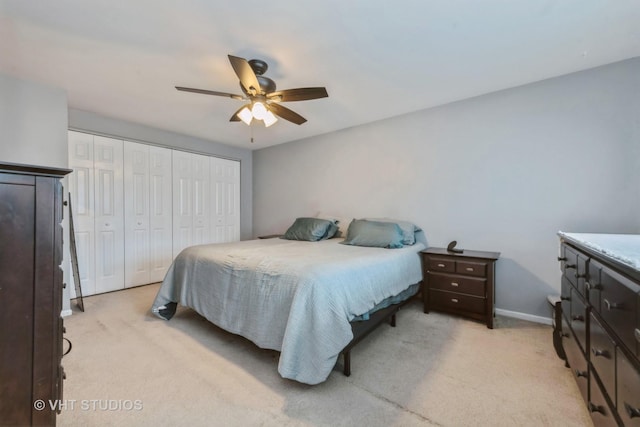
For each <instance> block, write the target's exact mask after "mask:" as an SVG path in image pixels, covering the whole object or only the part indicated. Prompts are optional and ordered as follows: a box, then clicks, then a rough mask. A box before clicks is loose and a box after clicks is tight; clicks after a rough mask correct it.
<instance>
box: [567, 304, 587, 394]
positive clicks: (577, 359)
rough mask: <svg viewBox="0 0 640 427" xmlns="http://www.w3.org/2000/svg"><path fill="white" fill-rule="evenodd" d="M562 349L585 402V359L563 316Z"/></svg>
mask: <svg viewBox="0 0 640 427" xmlns="http://www.w3.org/2000/svg"><path fill="white" fill-rule="evenodd" d="M562 348H563V349H564V353H565V355H566V356H567V363H569V367H570V368H571V373H572V374H573V378H574V379H575V380H576V383H577V384H578V388H579V389H580V393H581V394H582V398H583V399H584V401H585V402H587V401H588V398H589V367H588V364H587V359H585V357H584V354H583V353H582V350H580V346H579V345H578V342H577V341H576V339H575V337H574V336H573V333H572V332H571V329H570V328H569V325H568V321H567V319H566V318H565V317H564V316H562Z"/></svg>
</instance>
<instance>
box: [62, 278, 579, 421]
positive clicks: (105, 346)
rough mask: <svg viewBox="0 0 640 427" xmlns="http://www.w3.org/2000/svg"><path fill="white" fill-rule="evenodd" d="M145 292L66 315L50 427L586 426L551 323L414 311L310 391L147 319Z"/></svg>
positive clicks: (177, 324)
mask: <svg viewBox="0 0 640 427" xmlns="http://www.w3.org/2000/svg"><path fill="white" fill-rule="evenodd" d="M157 289H158V285H157V284H155V285H149V286H143V287H139V288H134V289H129V290H125V291H119V292H113V293H110V294H104V295H98V296H93V297H89V298H85V307H86V312H84V313H82V312H78V311H75V310H74V314H73V315H72V316H70V317H67V318H65V326H66V329H67V334H66V336H67V337H68V338H69V339H70V340H71V341H72V343H73V349H72V351H71V353H69V354H68V355H67V356H65V357H64V359H63V365H64V367H65V370H66V372H67V379H66V381H65V383H64V394H65V395H64V398H65V399H66V401H64V402H63V403H66V409H65V410H64V411H63V412H62V414H60V415H59V416H58V425H60V426H109V425H112V426H353V425H366V426H563V427H564V426H591V425H592V423H591V421H590V418H589V415H588V413H587V411H586V409H585V405H584V403H583V401H582V398H581V397H580V393H579V391H578V389H577V386H576V384H575V382H574V381H573V378H572V376H571V373H570V372H569V370H568V369H567V368H565V367H564V364H563V363H562V361H561V360H560V359H558V357H557V356H556V355H555V353H554V350H553V346H552V341H551V327H550V326H545V325H538V324H533V323H529V322H525V321H520V320H514V319H509V318H504V317H498V318H497V319H496V329H494V330H489V329H487V328H486V326H484V325H483V324H481V323H477V322H473V321H469V320H464V319H461V318H456V317H452V316H447V315H444V314H438V313H431V314H424V313H422V307H421V305H420V304H419V303H418V302H417V301H416V302H412V303H410V304H409V305H408V306H407V307H406V308H404V309H403V310H401V311H400V313H399V314H398V326H397V327H396V328H391V327H389V326H388V325H382V326H381V327H380V328H379V329H378V330H376V331H375V332H373V333H372V334H371V335H370V336H369V337H368V338H366V339H365V340H364V341H363V342H361V343H360V344H359V345H358V346H356V347H355V349H354V350H353V352H352V375H351V376H350V377H345V376H344V375H343V374H342V372H341V371H340V368H341V366H337V367H336V369H335V370H334V371H333V373H332V374H331V375H330V376H329V378H328V380H327V381H326V382H324V383H322V384H319V385H316V386H308V385H304V384H299V383H296V382H293V381H290V380H285V379H282V378H281V377H280V376H279V375H278V372H277V366H278V353H277V352H274V351H269V350H261V349H259V348H257V347H256V346H255V345H254V344H252V343H251V342H249V341H247V340H245V339H243V338H241V337H238V336H236V335H232V334H229V333H227V332H224V331H222V330H220V329H219V328H216V327H215V326H213V325H211V324H210V323H209V322H207V321H206V320H204V319H203V318H201V317H200V316H199V315H198V314H196V313H195V312H193V311H192V310H189V309H186V308H183V307H179V308H178V312H177V314H176V316H175V317H174V318H173V319H172V320H171V321H169V322H167V321H163V320H161V319H158V318H157V317H155V316H153V315H151V314H150V312H149V308H150V307H151V303H152V301H153V299H154V297H155V294H156V292H157ZM72 306H75V304H74V303H73V302H72ZM339 363H340V364H341V363H342V361H341V360H340V361H339Z"/></svg>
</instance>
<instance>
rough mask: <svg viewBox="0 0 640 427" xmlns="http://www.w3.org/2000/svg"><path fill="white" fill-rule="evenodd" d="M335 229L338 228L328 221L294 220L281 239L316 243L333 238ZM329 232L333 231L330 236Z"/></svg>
mask: <svg viewBox="0 0 640 427" xmlns="http://www.w3.org/2000/svg"><path fill="white" fill-rule="evenodd" d="M337 229H338V227H337V226H336V225H335V224H334V223H333V222H332V221H329V220H328V219H321V218H296V220H295V221H294V222H293V224H292V225H291V227H289V229H288V230H287V231H286V232H285V233H284V236H282V238H283V239H287V240H306V241H308V242H317V241H318V240H323V239H327V238H329V237H333V234H335V232H336V230H337ZM331 231H333V234H331V235H330V233H331ZM329 235H330V236H329Z"/></svg>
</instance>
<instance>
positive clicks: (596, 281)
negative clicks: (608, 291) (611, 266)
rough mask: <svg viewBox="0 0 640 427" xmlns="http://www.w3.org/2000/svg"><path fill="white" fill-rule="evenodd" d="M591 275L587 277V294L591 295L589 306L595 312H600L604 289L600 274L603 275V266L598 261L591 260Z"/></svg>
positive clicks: (589, 269)
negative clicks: (601, 293) (601, 295)
mask: <svg viewBox="0 0 640 427" xmlns="http://www.w3.org/2000/svg"><path fill="white" fill-rule="evenodd" d="M588 271H589V274H588V275H587V284H586V288H587V294H588V295H589V304H591V306H592V307H593V309H594V310H596V311H598V312H599V311H600V301H601V298H600V290H601V289H602V284H601V282H602V279H601V277H600V274H601V273H602V264H600V263H599V262H598V261H595V260H593V259H591V260H590V261H589V268H588Z"/></svg>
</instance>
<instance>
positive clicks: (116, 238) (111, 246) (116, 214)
mask: <svg viewBox="0 0 640 427" xmlns="http://www.w3.org/2000/svg"><path fill="white" fill-rule="evenodd" d="M94 173H95V178H94V179H95V187H94V188H95V190H94V191H95V205H94V206H95V233H96V236H95V240H96V245H95V257H96V264H95V268H96V278H95V280H96V292H97V293H102V292H109V291H114V290H117V289H122V288H123V287H124V251H123V248H124V209H123V205H124V203H123V202H124V194H123V143H122V141H121V140H116V139H112V138H105V137H101V136H94Z"/></svg>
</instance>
